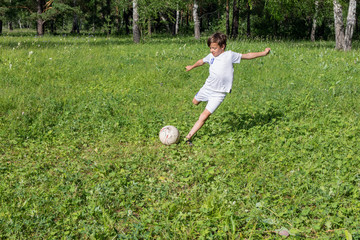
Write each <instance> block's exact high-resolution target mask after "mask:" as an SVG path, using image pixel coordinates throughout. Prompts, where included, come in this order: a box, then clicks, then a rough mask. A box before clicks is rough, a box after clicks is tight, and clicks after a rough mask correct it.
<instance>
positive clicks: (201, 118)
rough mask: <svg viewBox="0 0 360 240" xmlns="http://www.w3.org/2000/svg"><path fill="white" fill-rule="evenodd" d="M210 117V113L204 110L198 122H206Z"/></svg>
mask: <svg viewBox="0 0 360 240" xmlns="http://www.w3.org/2000/svg"><path fill="white" fill-rule="evenodd" d="M210 115H211V113H210V112H209V111H208V110H206V109H205V111H204V112H203V113H201V114H200V117H199V121H201V122H206V120H208V118H209V117H210Z"/></svg>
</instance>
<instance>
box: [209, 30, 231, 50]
mask: <svg viewBox="0 0 360 240" xmlns="http://www.w3.org/2000/svg"><path fill="white" fill-rule="evenodd" d="M226 38H227V37H226V35H225V34H223V33H220V32H217V33H214V34H213V35H211V36H210V37H209V38H208V40H207V45H208V47H210V44H212V43H217V44H219V46H220V47H223V46H225V48H226Z"/></svg>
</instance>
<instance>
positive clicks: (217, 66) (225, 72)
mask: <svg viewBox="0 0 360 240" xmlns="http://www.w3.org/2000/svg"><path fill="white" fill-rule="evenodd" d="M240 60H241V53H236V52H232V51H226V52H223V53H222V54H220V55H219V56H217V57H214V56H213V55H212V53H210V54H209V55H207V56H206V57H204V58H203V61H204V62H206V63H208V64H209V65H210V67H209V77H208V78H207V79H206V82H205V86H206V87H208V88H210V89H211V90H213V91H216V92H227V93H229V92H230V91H231V88H232V83H233V79H234V67H233V64H234V63H240Z"/></svg>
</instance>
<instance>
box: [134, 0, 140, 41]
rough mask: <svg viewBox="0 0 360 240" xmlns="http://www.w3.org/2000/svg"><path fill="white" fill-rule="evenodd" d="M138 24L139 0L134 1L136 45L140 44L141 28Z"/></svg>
mask: <svg viewBox="0 0 360 240" xmlns="http://www.w3.org/2000/svg"><path fill="white" fill-rule="evenodd" d="M138 22H139V12H138V0H133V40H134V43H139V42H140V28H139V25H138Z"/></svg>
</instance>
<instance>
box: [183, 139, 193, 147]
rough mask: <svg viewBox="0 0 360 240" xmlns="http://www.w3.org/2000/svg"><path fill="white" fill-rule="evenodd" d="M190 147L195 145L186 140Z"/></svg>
mask: <svg viewBox="0 0 360 240" xmlns="http://www.w3.org/2000/svg"><path fill="white" fill-rule="evenodd" d="M185 143H186V144H187V145H188V146H189V147H192V146H194V144H193V143H192V142H191V141H190V140H186V142H185Z"/></svg>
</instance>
